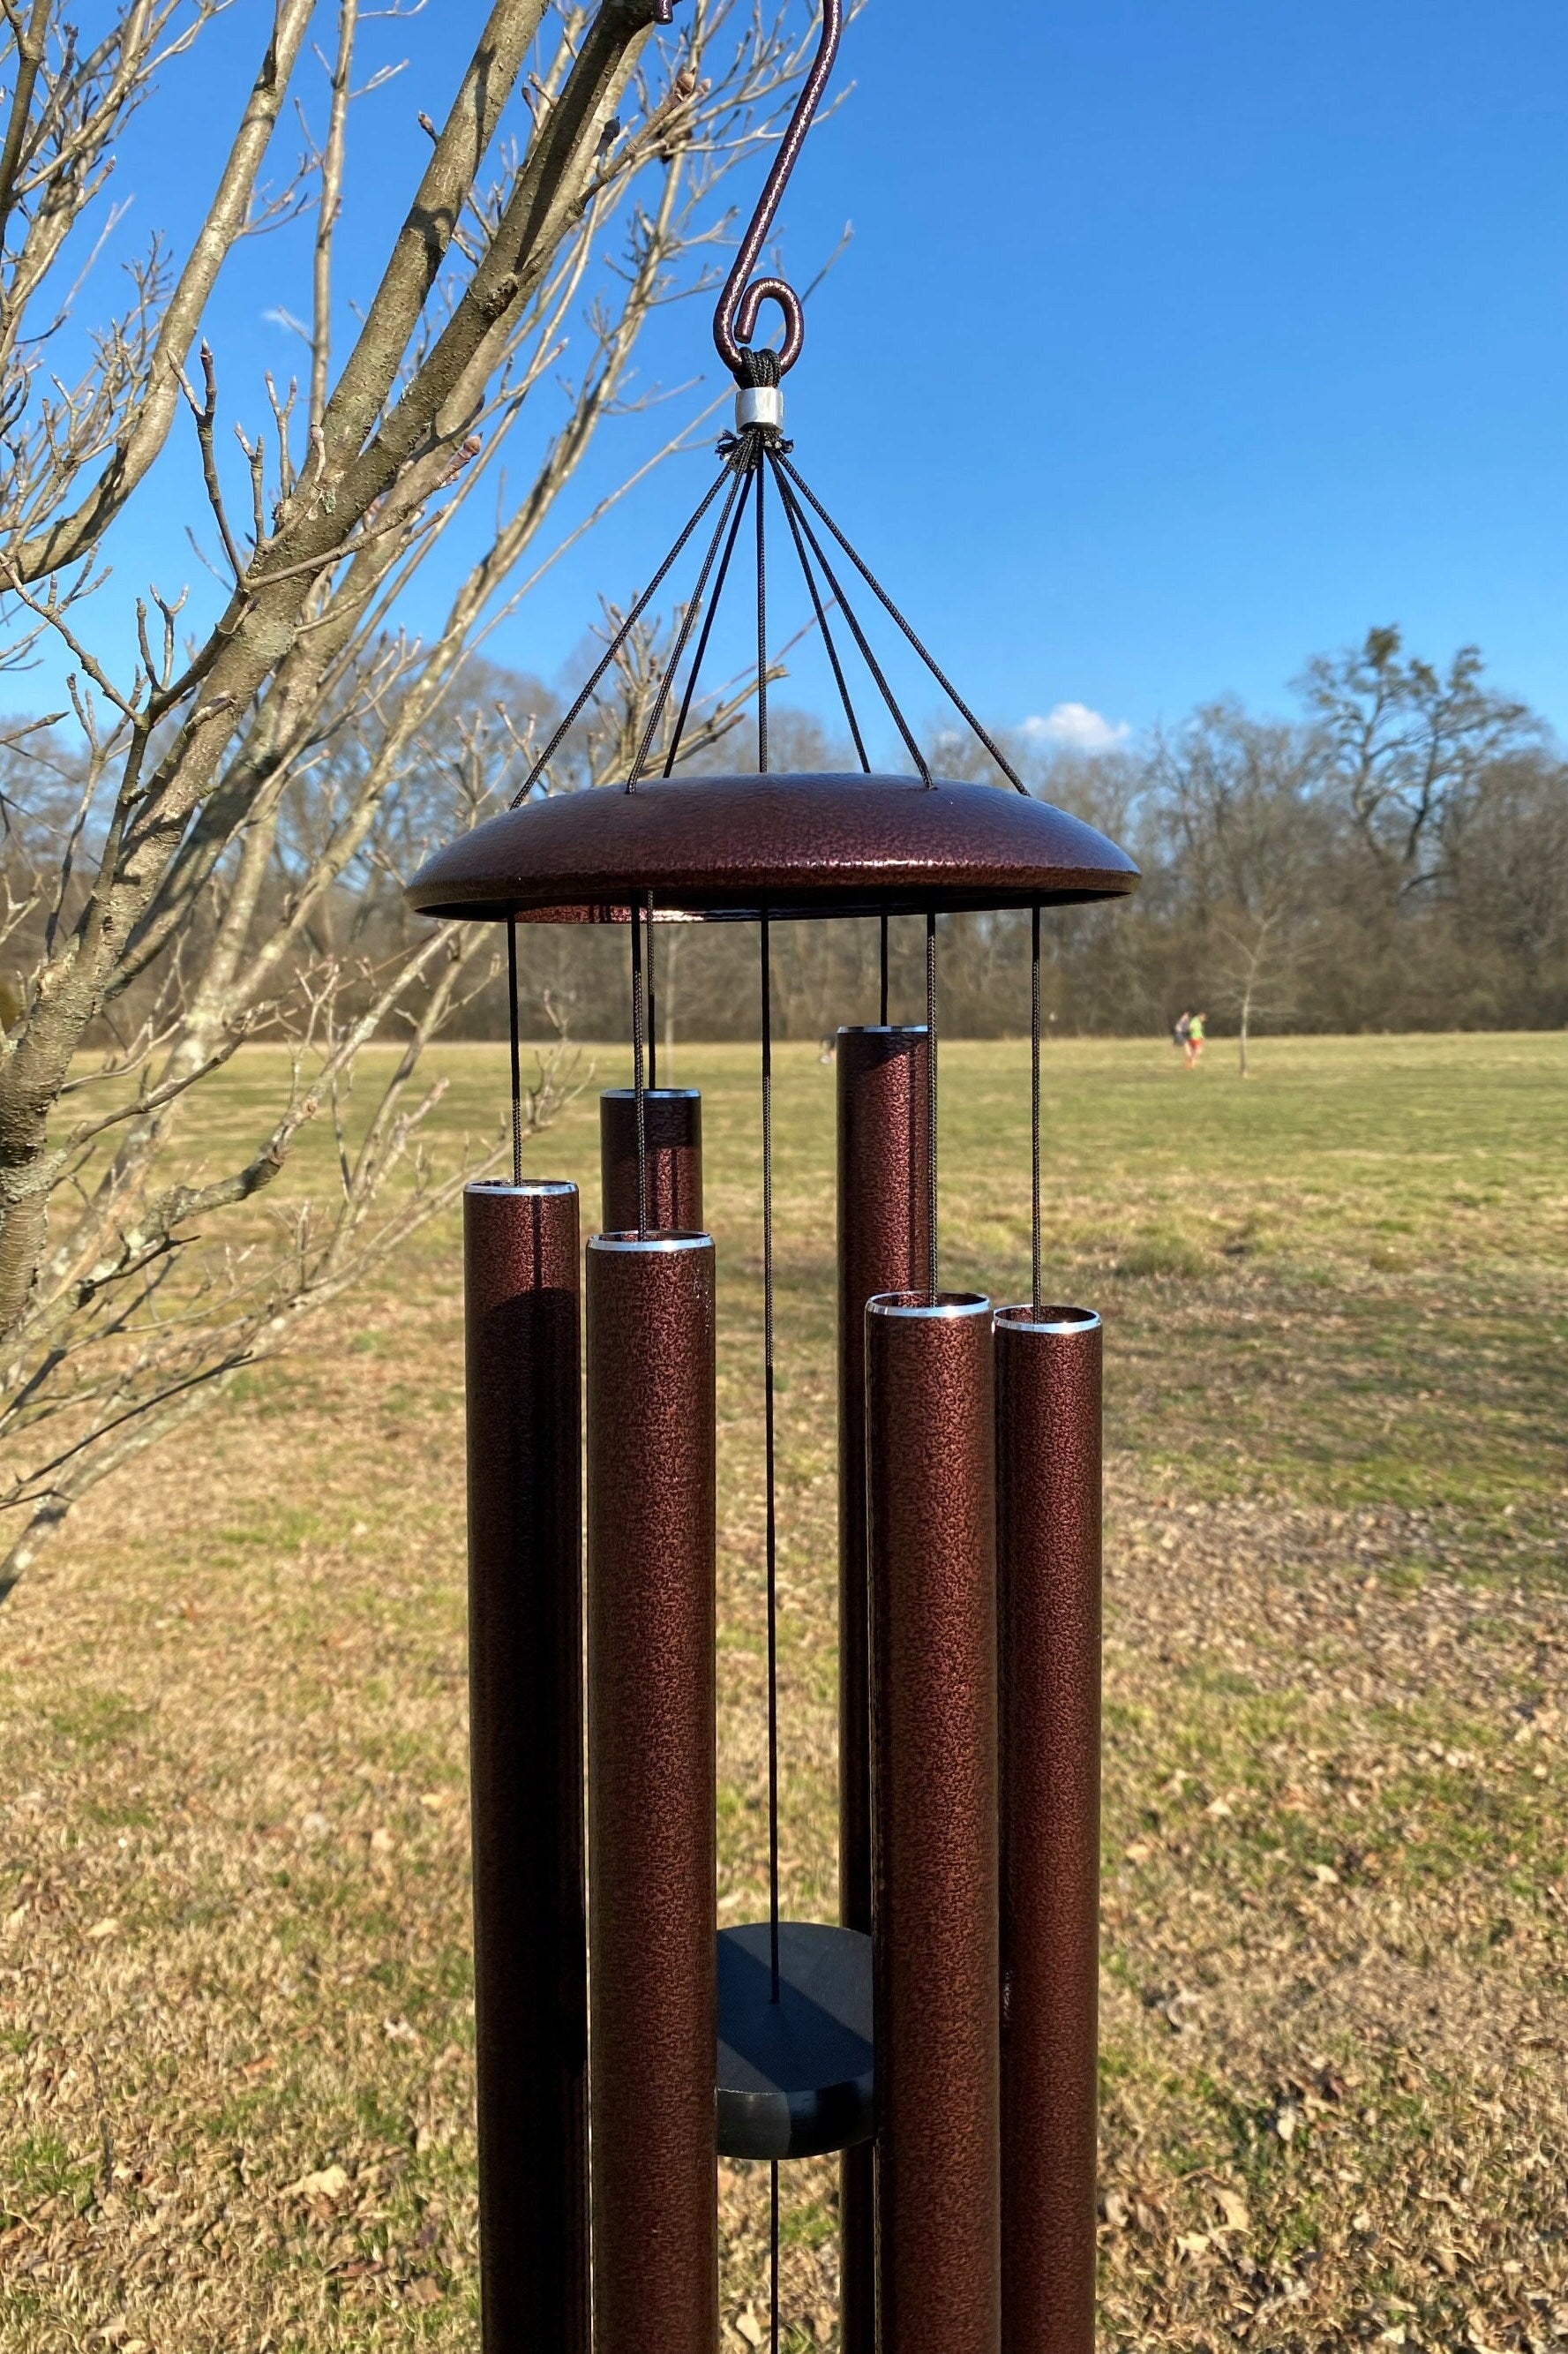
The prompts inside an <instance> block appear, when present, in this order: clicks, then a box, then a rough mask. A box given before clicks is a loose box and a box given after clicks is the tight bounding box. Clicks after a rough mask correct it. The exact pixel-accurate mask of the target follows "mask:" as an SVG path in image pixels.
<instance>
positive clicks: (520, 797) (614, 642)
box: [512, 461, 731, 809]
mask: <svg viewBox="0 0 1568 2354" xmlns="http://www.w3.org/2000/svg"><path fill="white" fill-rule="evenodd" d="M730 471H731V470H730V467H729V464H728V461H726V463H725V465H724V467H723V468H722V469H721V471H720V472H719V475H718V479H717V480H716V481H715V482H714V483H713V484H712V486H711V487H710V488H709V489H708V491H707V492H706V493H705V494H704V497H703V501H702V504H701V505H700V506H699V507H698V508H697V510H696V512H695V514H694V515H693V516H692V518H691V520H690V522H689V523H688V524H687V525H686V526H685V529H684V530H683V532H682V534H681V536H680V538H679V539H678V540H677V541H676V542H675V545H674V546H673V548H672V549H671V550H670V553H669V555H668V556H667V557H665V558H664V561H663V563H662V565H661V566H660V567H659V569H658V571H657V572H655V574H654V575H653V578H652V580H650V582H649V583H648V586H647V588H644V589H643V591H642V593H641V596H640V597H639V598H638V599H637V600H636V602H635V603H634V604H633V606H632V608H631V610H630V613H628V615H627V616H626V619H625V620H624V621H622V623H621V625H620V629H619V630H617V631H616V633H615V635H614V637H613V638H611V640H610V642H609V645H608V646H607V647H606V649H605V652H604V658H603V660H602V661H601V662H600V663H599V665H598V666H597V668H596V669H595V671H594V673H593V675H592V677H591V678H590V679H589V680H588V684H587V685H586V686H585V687H584V688H583V691H582V693H581V694H580V695H578V697H577V701H576V702H575V703H574V704H573V705H572V707H571V709H570V710H569V711H568V712H567V716H566V717H565V718H564V719H563V720H562V722H561V724H560V726H558V727H557V728H556V732H555V734H554V735H553V736H552V737H551V738H550V740H549V742H548V743H547V744H546V747H545V748H544V750H543V751H542V752H541V753H540V755H539V757H538V758H537V759H536V760H535V763H534V765H533V767H532V768H531V769H529V771H528V774H527V775H526V777H525V778H524V780H523V783H522V785H521V786H520V788H519V789H518V790H517V791H516V792H515V793H514V795H513V797H512V806H513V808H514V809H518V808H520V807H521V805H522V804H523V802H524V801H526V800H527V798H528V796H529V794H530V793H531V792H532V791H533V790H534V788H535V785H536V784H537V783H538V781H539V779H540V778H541V777H542V776H543V775H544V773H545V771H546V769H547V768H548V767H549V765H550V763H551V761H552V760H553V759H554V758H555V757H556V753H557V752H558V751H559V750H560V748H561V746H562V745H563V744H564V743H565V742H566V740H567V736H568V734H569V733H570V731H571V729H572V728H573V727H574V726H576V724H577V721H578V719H580V718H581V716H582V715H583V712H584V711H585V710H586V709H587V707H588V701H589V698H590V697H591V695H592V694H593V691H594V689H595V687H596V686H597V685H598V684H599V680H600V679H601V678H602V677H603V676H604V674H605V672H606V671H607V670H608V669H609V666H610V663H612V662H613V661H614V660H615V657H616V655H617V654H618V653H619V652H620V649H621V647H622V646H623V645H624V644H625V643H626V641H627V639H628V638H629V637H630V635H631V632H632V631H633V629H634V628H635V627H636V625H637V623H638V621H639V620H641V617H642V615H643V613H644V612H645V611H646V610H647V609H648V606H649V604H650V602H651V601H652V598H653V596H654V595H655V593H656V591H657V590H658V589H659V588H662V586H663V583H664V581H665V579H666V578H667V577H668V574H669V572H670V568H671V567H672V566H673V563H674V561H675V558H676V557H678V556H679V555H680V553H681V550H682V549H683V547H684V546H685V545H686V542H687V541H688V540H689V539H690V537H691V535H692V534H693V533H694V531H695V529H696V527H697V525H699V524H700V523H701V521H702V519H703V517H704V516H705V514H706V513H707V511H708V509H709V508H710V507H711V506H712V504H713V503H714V501H715V499H716V498H717V496H718V494H719V493H720V492H721V491H722V490H723V488H724V486H725V484H726V482H727V481H728V480H729V477H730ZM628 790H630V787H629V788H628Z"/></svg>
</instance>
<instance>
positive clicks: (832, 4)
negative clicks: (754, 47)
mask: <svg viewBox="0 0 1568 2354" xmlns="http://www.w3.org/2000/svg"><path fill="white" fill-rule="evenodd" d="M843 21H844V12H843V0H822V37H821V42H820V44H819V45H818V48H817V55H816V58H815V60H814V62H813V64H812V67H811V70H810V73H809V74H808V75H807V77H806V80H805V85H804V87H803V88H802V90H801V91H800V97H799V98H798V99H797V101H795V111H794V113H793V114H792V115H791V116H790V118H789V129H788V130H787V131H786V132H785V133H784V136H783V138H782V140H780V142H779V153H778V154H777V155H775V157H774V158H773V168H772V170H771V171H770V172H769V173H768V178H767V182H766V184H765V185H764V187H763V190H762V194H761V196H759V198H758V205H757V210H756V211H755V212H754V213H753V214H752V216H751V226H750V228H748V229H747V232H746V235H745V236H744V237H743V238H742V239H741V241H740V250H739V252H738V253H737V254H736V257H735V267H734V268H733V269H732V270H731V271H730V273H729V276H728V277H727V278H726V280H725V285H724V292H723V293H722V294H721V295H720V296H719V300H718V308H717V310H716V311H715V313H714V342H715V344H716V345H717V346H718V354H719V357H720V358H721V359H722V360H723V362H724V364H725V366H726V367H727V368H728V369H729V371H730V373H731V375H732V376H735V377H736V379H737V381H740V382H744V381H745V378H746V361H747V345H749V344H750V342H751V339H752V336H753V335H754V334H756V332H757V314H758V311H759V310H760V309H761V307H762V305H763V303H764V302H777V303H778V305H779V310H780V311H781V312H782V313H784V341H783V343H782V345H780V347H779V375H780V376H786V375H788V373H789V370H790V369H791V368H792V367H793V366H794V365H795V363H796V361H797V360H798V359H799V358H800V346H801V345H802V344H803V343H804V342H805V340H806V314H805V312H804V310H803V309H802V308H801V304H800V296H799V295H798V294H797V293H796V292H795V289H794V288H793V287H792V286H791V285H789V283H788V281H786V280H784V279H782V278H753V277H752V275H751V273H752V271H753V270H755V269H756V267H757V258H758V254H759V253H760V252H761V251H762V248H763V244H764V242H765V240H766V239H767V236H768V230H769V229H770V228H772V226H773V217H774V215H775V213H777V211H778V210H779V202H780V200H781V198H782V196H783V194H784V190H785V188H786V187H787V186H788V185H789V175H790V173H791V172H792V171H793V170H794V168H795V164H796V162H797V160H798V158H799V156H800V149H801V146H802V145H803V144H804V142H805V137H806V133H807V132H808V131H809V130H810V127H811V117H812V116H813V115H814V114H815V113H816V111H817V108H818V106H819V104H820V103H821V96H822V92H823V90H826V88H827V86H828V77H829V75H830V74H831V73H832V69H833V59H834V58H836V57H837V56H838V53H839V36H840V34H841V33H842V30H843Z"/></svg>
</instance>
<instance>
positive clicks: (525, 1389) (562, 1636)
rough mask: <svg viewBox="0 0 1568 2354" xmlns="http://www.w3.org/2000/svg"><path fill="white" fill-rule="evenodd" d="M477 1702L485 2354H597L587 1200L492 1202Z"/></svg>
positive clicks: (476, 1582) (475, 1421)
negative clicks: (584, 1592)
mask: <svg viewBox="0 0 1568 2354" xmlns="http://www.w3.org/2000/svg"><path fill="white" fill-rule="evenodd" d="M463 1280H464V1297H465V1306H466V1331H467V1342H466V1347H467V1392H468V1546H469V1693H470V1752H471V1794H472V1796H471V1804H472V1818H473V1933H474V1935H473V1942H474V2009H475V2036H476V2043H477V2061H478V2078H479V2217H480V2277H481V2315H482V2343H483V2348H484V2354H533V2349H535V2348H537V2347H540V2346H550V2347H558V2348H560V2349H562V2354H588V2342H589V2339H588V2105H587V2081H586V2070H587V2064H588V1947H587V1937H586V1933H585V1927H584V1920H583V1822H582V1772H583V1755H582V1706H583V1692H582V1598H581V1584H582V1530H581V1494H580V1490H581V1469H580V1444H581V1421H580V1407H579V1393H578V1380H579V1373H580V1364H579V1359H578V1341H577V1188H576V1186H575V1185H566V1184H559V1185H551V1184H538V1185H522V1186H517V1185H503V1184H479V1185H470V1186H469V1187H468V1189H467V1191H466V1192H465V1193H464V1196H463Z"/></svg>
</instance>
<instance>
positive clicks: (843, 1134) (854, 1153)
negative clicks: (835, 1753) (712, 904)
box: [835, 1022, 930, 2354]
mask: <svg viewBox="0 0 1568 2354" xmlns="http://www.w3.org/2000/svg"><path fill="white" fill-rule="evenodd" d="M835 1061H836V1064H837V1068H838V1219H839V1918H840V1919H841V1920H842V1922H843V1923H844V1925H845V1926H846V1927H847V1928H851V1929H860V1930H863V1931H864V1932H866V1933H868V1934H869V1932H870V1929H871V1714H870V1711H871V1686H870V1678H869V1669H868V1664H867V1661H868V1650H869V1641H870V1618H869V1605H868V1601H867V1588H866V1560H865V1308H866V1302H867V1300H868V1299H873V1298H874V1296H875V1295H876V1294H877V1293H879V1292H898V1291H913V1290H915V1289H916V1288H917V1287H918V1286H919V1285H920V1284H922V1283H923V1282H924V1281H925V1279H926V1269H927V1263H928V1261H929V1257H930V1214H929V1204H928V1200H927V1189H926V1167H927V1158H928V1150H927V1146H928V1138H929V1133H930V1129H929V1119H928V1109H929V1103H928V1087H927V1034H926V1032H925V1030H924V1029H923V1028H919V1029H916V1028H913V1027H911V1028H890V1027H889V1025H888V1024H887V1023H885V1022H884V1023H878V1024H876V1025H874V1026H868V1027H865V1028H858V1027H857V1028H852V1029H843V1030H841V1031H840V1032H839V1034H838V1047H837V1054H836V1055H835ZM873 2178H874V2152H873V2148H872V2145H871V2144H870V2143H869V2142H866V2143H863V2144H862V2145H861V2146H860V2147H858V2148H856V2149H849V2150H846V2151H845V2152H844V2155H843V2159H842V2180H841V2192H840V2228H841V2232H842V2249H841V2257H840V2282H841V2289H840V2306H841V2313H840V2336H841V2340H842V2348H843V2354H874V2347H875V2342H876V2338H875V2330H876V2310H875V2284H876V2270H875V2266H876V2253H875V2214H874V2179H873Z"/></svg>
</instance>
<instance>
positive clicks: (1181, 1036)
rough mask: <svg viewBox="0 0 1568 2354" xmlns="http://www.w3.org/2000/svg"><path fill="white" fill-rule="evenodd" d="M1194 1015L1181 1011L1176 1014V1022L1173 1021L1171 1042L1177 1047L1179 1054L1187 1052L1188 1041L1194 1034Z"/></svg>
mask: <svg viewBox="0 0 1568 2354" xmlns="http://www.w3.org/2000/svg"><path fill="white" fill-rule="evenodd" d="M1191 1036H1192V1015H1191V1014H1190V1013H1179V1014H1178V1015H1177V1016H1176V1019H1175V1022H1174V1023H1172V1025H1171V1044H1172V1045H1173V1046H1174V1047H1175V1049H1176V1052H1177V1053H1178V1054H1179V1055H1184V1054H1185V1053H1186V1051H1187V1041H1188V1039H1189V1038H1190V1037H1191Z"/></svg>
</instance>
